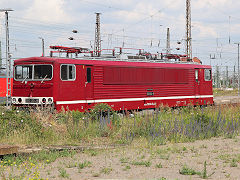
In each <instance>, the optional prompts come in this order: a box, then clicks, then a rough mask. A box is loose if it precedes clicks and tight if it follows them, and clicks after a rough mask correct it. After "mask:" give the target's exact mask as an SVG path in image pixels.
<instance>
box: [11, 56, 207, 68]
mask: <svg viewBox="0 0 240 180" xmlns="http://www.w3.org/2000/svg"><path fill="white" fill-rule="evenodd" d="M34 62H37V63H41V62H42V63H47V62H48V63H59V64H83V65H96V66H101V65H104V66H133V67H172V68H174V67H175V68H176V67H177V68H211V66H209V65H202V64H196V63H189V62H173V61H157V60H144V61H139V59H138V60H135V61H134V60H131V61H130V60H126V59H116V58H108V59H101V58H98V57H95V58H94V57H93V58H92V57H91V58H90V57H81V58H77V59H71V58H61V57H29V58H22V59H18V60H15V61H14V63H15V64H21V63H24V64H25V63H34Z"/></svg>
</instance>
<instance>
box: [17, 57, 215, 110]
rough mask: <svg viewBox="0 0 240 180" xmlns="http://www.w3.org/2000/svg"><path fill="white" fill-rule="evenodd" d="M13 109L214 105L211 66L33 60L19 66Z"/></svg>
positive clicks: (110, 60)
mask: <svg viewBox="0 0 240 180" xmlns="http://www.w3.org/2000/svg"><path fill="white" fill-rule="evenodd" d="M12 103H13V104H14V105H16V106H23V105H41V104H47V105H54V107H55V108H56V109H57V110H60V109H61V108H62V107H64V108H65V109H70V110H79V111H85V110H88V109H90V108H92V107H93V106H94V105H95V104H97V103H107V104H109V105H110V106H111V107H112V108H113V109H114V110H123V109H127V110H133V109H148V108H156V107H159V106H160V105H166V106H170V107H174V106H187V105H190V104H191V105H207V104H213V92H212V75H211V66H207V65H201V64H196V63H187V62H171V61H168V62H167V61H158V60H146V59H145V60H141V61H140V59H139V61H136V60H134V59H132V60H122V59H117V58H105V59H104V58H98V57H82V58H78V59H77V58H76V59H71V58H58V57H31V58H24V59H19V60H15V63H14V80H13V96H12Z"/></svg>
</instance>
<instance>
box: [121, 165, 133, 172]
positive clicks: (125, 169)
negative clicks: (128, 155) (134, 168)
mask: <svg viewBox="0 0 240 180" xmlns="http://www.w3.org/2000/svg"><path fill="white" fill-rule="evenodd" d="M129 169H131V166H129V165H127V166H125V168H124V169H123V170H124V171H127V170H129Z"/></svg>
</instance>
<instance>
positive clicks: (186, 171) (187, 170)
mask: <svg viewBox="0 0 240 180" xmlns="http://www.w3.org/2000/svg"><path fill="white" fill-rule="evenodd" d="M179 173H180V174H182V175H195V174H198V175H200V174H201V173H200V172H198V171H195V170H194V169H191V168H189V167H187V166H186V165H184V166H183V167H182V169H181V170H179Z"/></svg>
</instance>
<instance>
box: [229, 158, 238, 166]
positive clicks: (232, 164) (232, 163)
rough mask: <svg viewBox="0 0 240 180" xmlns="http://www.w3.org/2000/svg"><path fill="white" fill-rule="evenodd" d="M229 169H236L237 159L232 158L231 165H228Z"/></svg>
mask: <svg viewBox="0 0 240 180" xmlns="http://www.w3.org/2000/svg"><path fill="white" fill-rule="evenodd" d="M230 167H237V159H235V158H233V159H232V161H231V163H230Z"/></svg>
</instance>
